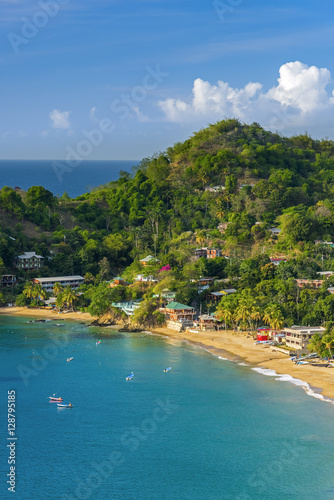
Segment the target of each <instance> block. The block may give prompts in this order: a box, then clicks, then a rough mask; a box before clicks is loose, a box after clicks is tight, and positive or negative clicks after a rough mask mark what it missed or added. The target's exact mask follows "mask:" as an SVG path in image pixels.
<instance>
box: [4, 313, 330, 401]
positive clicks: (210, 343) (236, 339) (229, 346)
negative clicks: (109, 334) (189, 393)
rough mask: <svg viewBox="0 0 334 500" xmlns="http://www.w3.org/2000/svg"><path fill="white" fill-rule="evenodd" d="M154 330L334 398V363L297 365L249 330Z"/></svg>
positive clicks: (83, 317)
mask: <svg viewBox="0 0 334 500" xmlns="http://www.w3.org/2000/svg"><path fill="white" fill-rule="evenodd" d="M1 314H6V315H10V316H27V317H33V318H48V319H60V318H61V319H71V320H76V321H85V322H91V321H93V320H94V319H95V318H94V317H92V316H91V315H90V314H89V313H80V312H68V313H58V312H56V311H53V310H49V309H28V308H26V307H2V308H0V315H1ZM152 333H155V334H158V335H163V336H166V337H168V338H169V339H170V341H171V342H173V343H180V342H182V341H187V342H191V343H193V344H195V345H198V346H199V347H202V348H205V349H207V350H208V351H209V352H212V353H213V354H215V355H220V356H222V357H225V358H228V359H231V360H235V361H237V360H239V361H242V362H244V363H247V364H249V365H250V366H251V367H259V368H260V367H262V368H268V369H271V370H275V371H276V372H277V374H280V375H285V374H286V375H290V376H291V377H294V378H296V379H300V380H302V381H304V382H307V383H308V384H309V385H310V386H311V387H312V388H314V389H317V390H318V392H319V393H320V394H322V396H324V397H327V398H333V399H334V367H333V368H332V367H329V368H325V367H317V366H310V365H295V364H294V363H293V362H292V361H291V360H290V357H289V356H287V355H285V354H282V353H278V352H273V351H272V349H270V348H269V347H265V346H264V345H261V344H257V345H255V344H254V339H253V338H252V337H250V336H247V335H246V334H243V333H234V332H232V331H229V330H228V331H224V330H223V331H218V332H216V331H207V332H199V333H191V332H181V333H179V332H176V331H175V330H169V329H168V328H156V329H154V330H152Z"/></svg>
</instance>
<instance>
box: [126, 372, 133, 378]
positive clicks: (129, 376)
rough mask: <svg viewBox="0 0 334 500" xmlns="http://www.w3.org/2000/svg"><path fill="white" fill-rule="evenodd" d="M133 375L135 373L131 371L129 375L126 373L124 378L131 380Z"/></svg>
mask: <svg viewBox="0 0 334 500" xmlns="http://www.w3.org/2000/svg"><path fill="white" fill-rule="evenodd" d="M134 376H135V374H134V373H133V372H131V373H130V375H128V376H127V377H126V379H125V380H132V379H133V377H134Z"/></svg>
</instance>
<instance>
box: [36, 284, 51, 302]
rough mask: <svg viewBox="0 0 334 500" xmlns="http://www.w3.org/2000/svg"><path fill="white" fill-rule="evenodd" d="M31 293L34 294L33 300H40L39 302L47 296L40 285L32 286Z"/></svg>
mask: <svg viewBox="0 0 334 500" xmlns="http://www.w3.org/2000/svg"><path fill="white" fill-rule="evenodd" d="M33 293H34V298H36V299H37V298H40V299H41V300H44V299H46V297H47V296H48V294H47V292H46V290H45V288H43V287H42V285H40V284H39V283H38V284H37V285H35V286H34V290H33Z"/></svg>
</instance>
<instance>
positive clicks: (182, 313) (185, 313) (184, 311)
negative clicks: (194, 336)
mask: <svg viewBox="0 0 334 500" xmlns="http://www.w3.org/2000/svg"><path fill="white" fill-rule="evenodd" d="M161 312H163V313H164V314H165V316H166V319H170V320H172V321H180V320H184V319H185V320H189V321H193V320H194V315H195V309H194V308H193V307H190V306H187V305H185V304H180V302H170V303H169V304H167V306H166V307H164V308H162V309H161Z"/></svg>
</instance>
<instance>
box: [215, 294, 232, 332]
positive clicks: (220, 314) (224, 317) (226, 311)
mask: <svg viewBox="0 0 334 500" xmlns="http://www.w3.org/2000/svg"><path fill="white" fill-rule="evenodd" d="M223 301H224V299H222V301H221V304H219V306H218V309H217V311H216V312H215V316H216V318H217V319H218V320H219V321H224V323H225V330H226V329H227V324H229V325H230V324H232V325H233V323H234V317H235V311H234V310H232V308H231V307H230V304H226V305H225V304H224V302H223Z"/></svg>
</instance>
